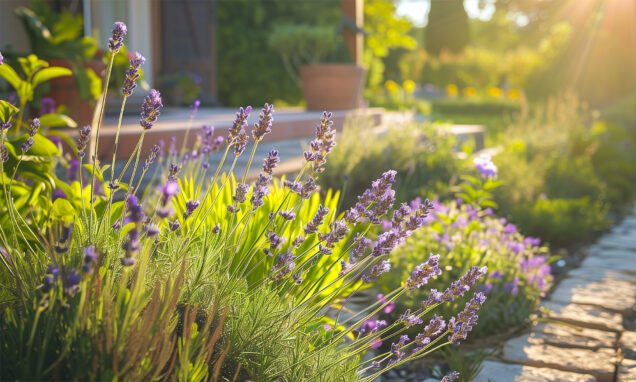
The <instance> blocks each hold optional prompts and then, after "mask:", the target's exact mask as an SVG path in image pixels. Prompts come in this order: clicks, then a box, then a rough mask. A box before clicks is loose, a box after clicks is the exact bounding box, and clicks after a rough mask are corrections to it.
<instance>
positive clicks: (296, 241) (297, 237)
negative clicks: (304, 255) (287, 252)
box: [292, 235, 305, 248]
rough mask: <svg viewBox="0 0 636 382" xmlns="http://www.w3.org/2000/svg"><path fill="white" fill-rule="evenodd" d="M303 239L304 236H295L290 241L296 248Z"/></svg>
mask: <svg viewBox="0 0 636 382" xmlns="http://www.w3.org/2000/svg"><path fill="white" fill-rule="evenodd" d="M304 241H305V237H304V236H302V235H301V236H296V238H295V239H294V241H293V242H292V247H294V248H298V247H300V245H301V244H302V243H303V242H304Z"/></svg>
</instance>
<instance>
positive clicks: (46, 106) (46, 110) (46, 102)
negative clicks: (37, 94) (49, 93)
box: [40, 97, 55, 114]
mask: <svg viewBox="0 0 636 382" xmlns="http://www.w3.org/2000/svg"><path fill="white" fill-rule="evenodd" d="M51 113H55V100H54V99H53V98H51V97H44V98H42V101H41V102H40V114H51Z"/></svg>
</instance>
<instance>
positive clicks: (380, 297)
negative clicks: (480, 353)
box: [377, 293, 395, 314]
mask: <svg viewBox="0 0 636 382" xmlns="http://www.w3.org/2000/svg"><path fill="white" fill-rule="evenodd" d="M377 297H378V300H380V302H381V303H382V304H386V306H385V307H384V309H382V311H383V312H384V313H385V314H389V313H391V312H392V311H393V309H395V301H391V302H390V303H388V304H387V303H386V299H385V298H384V295H383V294H381V293H380V294H379V295H378V296H377Z"/></svg>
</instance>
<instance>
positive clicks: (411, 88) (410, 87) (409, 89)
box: [402, 80, 415, 94]
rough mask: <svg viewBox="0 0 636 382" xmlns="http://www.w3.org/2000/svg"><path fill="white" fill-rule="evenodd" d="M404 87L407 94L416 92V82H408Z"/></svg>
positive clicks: (405, 82)
mask: <svg viewBox="0 0 636 382" xmlns="http://www.w3.org/2000/svg"><path fill="white" fill-rule="evenodd" d="M402 87H403V88H404V91H405V92H407V93H409V94H411V93H413V92H414V91H415V82H413V81H411V80H406V81H404V82H403V83H402Z"/></svg>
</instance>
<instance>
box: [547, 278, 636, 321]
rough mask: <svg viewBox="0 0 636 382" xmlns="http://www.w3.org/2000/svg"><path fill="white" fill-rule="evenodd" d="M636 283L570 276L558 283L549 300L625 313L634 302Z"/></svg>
mask: <svg viewBox="0 0 636 382" xmlns="http://www.w3.org/2000/svg"><path fill="white" fill-rule="evenodd" d="M635 296H636V285H634V284H633V283H631V282H627V281H621V280H604V281H602V282H599V281H590V280H586V279H583V278H580V277H570V278H567V279H565V280H563V281H561V282H560V283H559V285H558V286H557V288H556V289H555V290H554V292H553V293H552V295H551V296H550V300H551V301H555V302H559V303H562V304H568V303H575V304H583V305H594V306H599V307H602V308H604V309H607V310H611V311H615V312H619V313H627V312H629V311H631V310H632V308H633V307H634V305H635V304H636V297H635Z"/></svg>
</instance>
